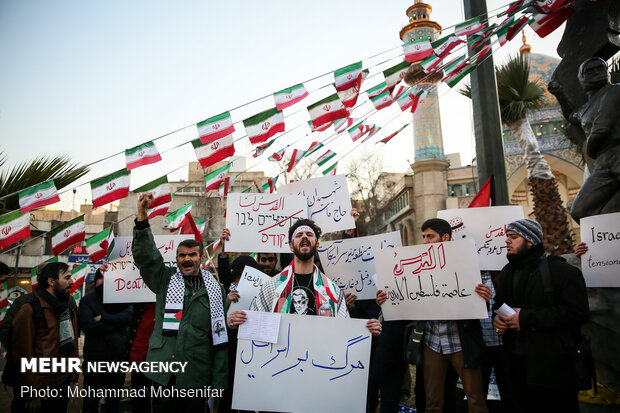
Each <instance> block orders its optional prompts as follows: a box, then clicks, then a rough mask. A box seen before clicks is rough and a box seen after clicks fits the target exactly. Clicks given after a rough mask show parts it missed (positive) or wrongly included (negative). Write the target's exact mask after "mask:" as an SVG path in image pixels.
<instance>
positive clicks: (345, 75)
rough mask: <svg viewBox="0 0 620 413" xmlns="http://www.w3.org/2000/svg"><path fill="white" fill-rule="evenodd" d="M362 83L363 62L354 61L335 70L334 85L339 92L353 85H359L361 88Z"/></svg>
mask: <svg viewBox="0 0 620 413" xmlns="http://www.w3.org/2000/svg"><path fill="white" fill-rule="evenodd" d="M361 84H362V62H357V63H353V64H351V65H348V66H345V67H343V68H340V69H338V70H336V71H335V72H334V86H336V90H337V91H338V92H341V91H343V90H347V89H351V88H352V87H357V89H358V90H359V88H360V86H361Z"/></svg>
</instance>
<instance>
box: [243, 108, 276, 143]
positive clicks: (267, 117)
mask: <svg viewBox="0 0 620 413" xmlns="http://www.w3.org/2000/svg"><path fill="white" fill-rule="evenodd" d="M243 125H244V126H245V131H246V132H247V134H248V138H250V142H251V143H252V144H257V143H261V142H265V141H266V140H267V139H269V138H271V137H272V136H273V135H275V134H276V133H278V132H284V115H283V114H282V111H281V110H278V109H276V108H273V109H269V110H266V111H264V112H261V113H258V114H256V115H254V116H252V117H249V118H247V119H245V120H244V121H243Z"/></svg>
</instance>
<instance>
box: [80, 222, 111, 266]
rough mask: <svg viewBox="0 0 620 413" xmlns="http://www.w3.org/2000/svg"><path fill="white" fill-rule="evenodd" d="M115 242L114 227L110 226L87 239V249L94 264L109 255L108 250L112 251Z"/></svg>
mask: <svg viewBox="0 0 620 413" xmlns="http://www.w3.org/2000/svg"><path fill="white" fill-rule="evenodd" d="M113 243H114V231H113V230H112V227H108V228H106V229H104V230H103V231H101V232H100V233H98V234H97V235H94V236H92V237H90V238H89V239H87V240H86V251H88V256H89V257H90V262H92V263H93V264H94V263H96V262H97V261H99V260H100V259H102V258H104V257H106V256H107V255H108V251H112V248H111V246H112V245H113Z"/></svg>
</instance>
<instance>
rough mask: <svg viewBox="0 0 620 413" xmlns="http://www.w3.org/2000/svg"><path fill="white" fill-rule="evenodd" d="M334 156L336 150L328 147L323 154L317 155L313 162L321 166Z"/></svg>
mask: <svg viewBox="0 0 620 413" xmlns="http://www.w3.org/2000/svg"><path fill="white" fill-rule="evenodd" d="M334 156H336V152H333V151H332V150H331V149H328V150H327V152H325V153H324V154H323V155H321V156H320V157H319V159H317V160H316V161H315V163H316V164H317V165H319V166H323V165H325V164H326V163H327V162H329V161H330V160H331V159H332V158H333V157H334Z"/></svg>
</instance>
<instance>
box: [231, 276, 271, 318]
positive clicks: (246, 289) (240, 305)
mask: <svg viewBox="0 0 620 413" xmlns="http://www.w3.org/2000/svg"><path fill="white" fill-rule="evenodd" d="M269 279H270V277H269V276H268V275H267V274H265V273H264V272H262V271H259V270H257V269H256V268H252V267H249V266H246V267H245V268H244V269H243V273H241V278H240V279H239V285H237V291H238V292H239V301H237V302H236V303H235V302H232V303H230V308H229V309H228V313H231V312H232V311H236V310H249V309H250V307H251V306H252V303H253V302H254V300H256V297H257V296H258V293H259V292H260V288H261V287H262V285H263V283H264V282H265V281H267V280H269Z"/></svg>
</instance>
